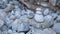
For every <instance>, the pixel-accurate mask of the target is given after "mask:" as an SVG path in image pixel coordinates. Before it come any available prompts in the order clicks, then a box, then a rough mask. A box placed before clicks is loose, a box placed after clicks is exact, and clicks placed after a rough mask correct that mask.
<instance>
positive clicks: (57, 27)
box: [53, 23, 60, 34]
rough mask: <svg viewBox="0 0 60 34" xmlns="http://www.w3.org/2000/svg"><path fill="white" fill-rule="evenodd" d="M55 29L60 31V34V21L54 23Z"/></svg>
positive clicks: (57, 31)
mask: <svg viewBox="0 0 60 34" xmlns="http://www.w3.org/2000/svg"><path fill="white" fill-rule="evenodd" d="M53 30H54V31H55V32H56V33H59V34H60V23H56V24H54V26H53Z"/></svg>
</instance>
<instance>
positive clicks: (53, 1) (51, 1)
mask: <svg viewBox="0 0 60 34" xmlns="http://www.w3.org/2000/svg"><path fill="white" fill-rule="evenodd" d="M57 1H58V0H49V2H50V3H51V4H52V5H53V6H56V3H57Z"/></svg>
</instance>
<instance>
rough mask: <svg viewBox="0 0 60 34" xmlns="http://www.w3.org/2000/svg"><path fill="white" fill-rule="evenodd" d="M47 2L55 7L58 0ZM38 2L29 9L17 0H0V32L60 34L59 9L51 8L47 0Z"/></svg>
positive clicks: (8, 33) (6, 33)
mask: <svg viewBox="0 0 60 34" xmlns="http://www.w3.org/2000/svg"><path fill="white" fill-rule="evenodd" d="M26 1H27V0H26ZM33 1H34V0H33ZM30 2H31V1H30ZM37 2H40V0H39V1H37ZM49 2H50V3H51V4H52V5H53V6H54V7H55V6H57V5H59V3H60V0H59V1H58V0H49ZM28 3H29V2H28ZM34 4H35V3H34ZM40 4H41V5H38V6H37V8H35V10H31V9H29V8H27V7H26V6H25V5H24V4H22V3H21V2H18V1H17V0H0V7H1V8H0V34H60V27H59V26H60V12H59V11H60V9H59V10H57V11H53V10H51V8H49V5H48V2H47V0H42V1H41V3H40ZM35 5H36V4H35ZM57 7H58V6H57Z"/></svg>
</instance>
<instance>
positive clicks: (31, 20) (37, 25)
mask: <svg viewBox="0 0 60 34" xmlns="http://www.w3.org/2000/svg"><path fill="white" fill-rule="evenodd" d="M29 24H30V25H31V26H33V27H35V28H38V29H40V28H41V24H40V23H37V22H36V21H35V20H34V19H29Z"/></svg>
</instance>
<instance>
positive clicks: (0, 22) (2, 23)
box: [0, 19, 4, 27]
mask: <svg viewBox="0 0 60 34" xmlns="http://www.w3.org/2000/svg"><path fill="white" fill-rule="evenodd" d="M3 25H4V21H3V20H1V19H0V27H2V26H3Z"/></svg>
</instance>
